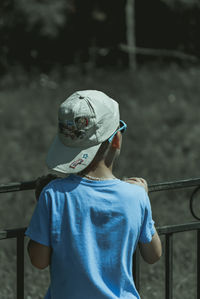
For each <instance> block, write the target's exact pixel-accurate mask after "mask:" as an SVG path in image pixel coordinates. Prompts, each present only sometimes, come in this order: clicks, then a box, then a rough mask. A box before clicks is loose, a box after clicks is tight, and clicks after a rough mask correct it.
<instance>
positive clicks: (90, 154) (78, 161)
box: [46, 136, 101, 173]
mask: <svg viewBox="0 0 200 299" xmlns="http://www.w3.org/2000/svg"><path fill="white" fill-rule="evenodd" d="M100 146H101V143H100V144H98V145H95V146H92V147H89V148H87V149H83V148H72V147H67V146H65V145H64V144H63V143H62V142H61V141H60V139H59V137H58V136H56V138H55V139H54V141H53V143H52V145H51V147H50V149H49V152H48V154H47V158H46V163H47V166H48V167H49V168H50V169H52V170H55V171H59V172H62V173H78V172H80V171H82V170H84V169H85V168H86V167H87V166H88V165H89V164H90V163H91V162H92V160H93V159H94V157H95V155H96V153H97V151H98V149H99V148H100Z"/></svg>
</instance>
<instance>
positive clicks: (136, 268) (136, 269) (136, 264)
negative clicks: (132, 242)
mask: <svg viewBox="0 0 200 299" xmlns="http://www.w3.org/2000/svg"><path fill="white" fill-rule="evenodd" d="M133 278H134V283H135V286H136V289H137V291H138V292H139V291H140V254H139V248H138V246H137V248H136V250H135V253H134V255H133Z"/></svg>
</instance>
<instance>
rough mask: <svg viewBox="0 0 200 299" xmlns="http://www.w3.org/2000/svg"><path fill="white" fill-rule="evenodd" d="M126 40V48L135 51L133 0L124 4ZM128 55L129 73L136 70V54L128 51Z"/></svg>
mask: <svg viewBox="0 0 200 299" xmlns="http://www.w3.org/2000/svg"><path fill="white" fill-rule="evenodd" d="M125 12H126V39H127V46H128V47H130V48H132V49H135V48H136V42H135V0H127V2H126V8H125ZM128 55H129V68H130V70H131V71H135V70H136V54H135V52H134V51H130V52H129V53H128Z"/></svg>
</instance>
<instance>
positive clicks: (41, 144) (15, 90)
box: [0, 65, 200, 299]
mask: <svg viewBox="0 0 200 299" xmlns="http://www.w3.org/2000/svg"><path fill="white" fill-rule="evenodd" d="M16 79H17V83H16V80H15V81H13V80H12V79H11V78H10V77H6V78H4V79H2V81H1V83H0V86H1V91H0V116H1V117H0V121H1V147H0V157H1V158H0V159H1V168H0V182H1V183H2V184H3V183H9V182H16V181H27V180H31V179H34V178H36V177H38V176H40V175H42V174H44V173H47V171H48V170H47V169H46V168H45V162H44V161H45V156H46V152H47V150H48V147H49V145H50V143H51V141H52V138H53V136H54V134H55V133H56V125H57V108H58V106H59V103H61V102H62V101H64V99H65V98H66V97H67V96H68V95H70V94H71V93H72V92H74V91H75V90H81V89H98V90H102V91H104V92H106V93H108V94H109V95H110V96H112V97H114V98H115V99H117V100H118V101H119V102H120V109H121V118H122V119H123V120H125V121H126V122H127V124H128V129H127V131H126V134H125V135H124V136H123V138H124V139H123V150H122V153H121V158H120V160H119V162H118V165H117V168H116V174H117V175H118V176H120V177H123V176H138V177H144V178H145V179H147V181H148V182H149V183H156V182H161V181H169V180H175V179H186V178H190V177H198V176H199V167H198V162H199V149H200V138H199V134H200V122H199V94H200V69H199V68H197V67H191V68H187V69H180V68H179V67H177V66H176V65H171V66H168V67H166V66H165V67H164V66H159V67H156V66H153V65H149V66H148V67H143V68H140V69H139V70H138V71H137V72H136V74H135V75H133V76H130V74H129V73H128V72H127V71H118V72H113V71H110V70H108V71H107V72H106V71H102V70H96V71H95V70H94V71H93V72H92V73H91V74H90V75H89V74H88V75H84V76H82V75H80V74H79V71H78V70H73V69H72V70H70V71H65V72H64V75H62V77H61V76H60V75H59V74H58V72H53V73H52V74H50V75H49V76H47V75H45V74H41V75H40V76H36V77H34V78H32V79H30V78H27V75H26V74H23V73H21V74H20V75H18V76H17V78H16ZM191 192H192V190H191V189H190V190H187V191H186V190H182V191H170V192H162V193H159V194H151V202H152V209H153V216H154V219H155V222H156V225H157V226H161V225H167V224H175V223H183V222H186V221H192V220H193V219H192V216H191V215H190V213H189V209H188V198H189V196H190V194H191ZM0 200H1V205H0V215H1V217H0V227H1V228H13V227H20V226H26V225H28V223H29V220H30V217H31V214H32V212H33V209H34V206H35V199H34V192H32V191H30V192H28V191H24V192H19V193H10V194H7V195H4V194H2V195H1V199H0ZM0 242H1V250H0V260H1V271H0V297H1V298H2V299H4V298H6V299H9V298H13V292H14V289H13V284H14V281H15V257H13V255H14V254H15V241H14V240H4V241H0ZM195 242H196V241H195V235H194V234H193V233H184V234H179V235H178V236H177V238H175V244H174V251H175V254H174V259H175V260H174V263H175V269H174V270H175V271H174V277H175V284H174V289H175V295H174V297H175V298H176V299H186V298H194V297H195V292H196V289H195V285H196V283H195V281H196V278H195V277H196V276H195V261H196V258H195V253H194V251H195ZM26 243H27V242H26ZM2 261H3V263H2ZM163 267H164V257H163V259H161V261H160V262H159V263H157V264H155V265H153V266H149V265H146V264H144V263H142V282H141V289H142V290H141V295H142V298H143V299H147V298H149V294H151V295H150V298H151V299H158V298H159V299H160V298H164V295H163V293H164V291H163V289H164V283H163V281H164V268H163ZM5 282H6V287H3V285H5ZM1 284H2V287H1ZM25 284H26V289H25V298H27V299H30V298H43V295H44V293H45V290H46V286H47V284H48V270H44V271H39V270H35V269H33V268H32V267H31V266H30V263H29V261H28V260H27V255H26V269H25Z"/></svg>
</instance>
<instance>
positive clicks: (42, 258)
mask: <svg viewBox="0 0 200 299" xmlns="http://www.w3.org/2000/svg"><path fill="white" fill-rule="evenodd" d="M27 250H28V254H29V257H30V260H31V263H32V265H33V266H35V267H36V268H38V269H45V268H46V267H47V266H49V265H50V262H51V252H52V249H51V247H48V246H45V245H42V244H40V243H37V242H35V241H33V240H30V241H29V243H28V246H27Z"/></svg>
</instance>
